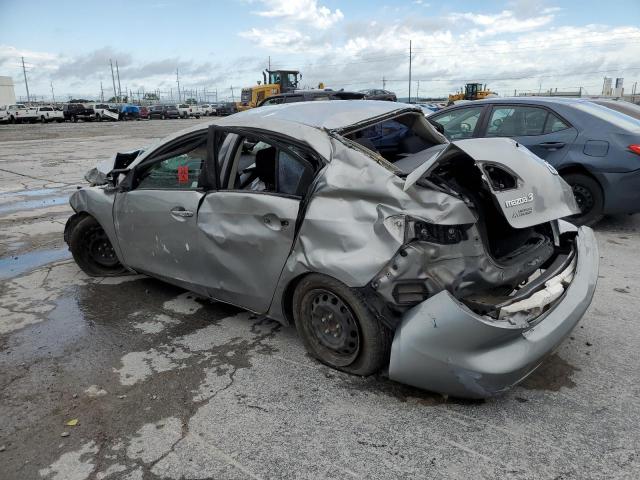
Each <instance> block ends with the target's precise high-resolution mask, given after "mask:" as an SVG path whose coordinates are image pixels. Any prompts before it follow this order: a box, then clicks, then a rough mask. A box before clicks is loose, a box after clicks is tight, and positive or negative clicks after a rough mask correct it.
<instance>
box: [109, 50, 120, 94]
mask: <svg viewBox="0 0 640 480" xmlns="http://www.w3.org/2000/svg"><path fill="white" fill-rule="evenodd" d="M109 65H111V81H112V82H113V98H115V99H116V102H117V100H118V98H117V97H118V93H117V92H116V77H115V76H114V75H113V62H112V61H111V59H109Z"/></svg>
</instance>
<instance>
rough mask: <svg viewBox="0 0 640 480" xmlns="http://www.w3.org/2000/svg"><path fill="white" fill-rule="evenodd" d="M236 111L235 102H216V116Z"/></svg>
mask: <svg viewBox="0 0 640 480" xmlns="http://www.w3.org/2000/svg"><path fill="white" fill-rule="evenodd" d="M237 111H238V110H237V109H236V104H235V103H233V102H222V103H218V104H216V115H217V116H225V115H232V114H234V113H236V112H237Z"/></svg>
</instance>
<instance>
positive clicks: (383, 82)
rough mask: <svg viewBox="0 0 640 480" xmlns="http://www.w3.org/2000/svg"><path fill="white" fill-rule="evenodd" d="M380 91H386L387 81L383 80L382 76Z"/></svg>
mask: <svg viewBox="0 0 640 480" xmlns="http://www.w3.org/2000/svg"><path fill="white" fill-rule="evenodd" d="M382 89H383V90H386V89H387V80H386V79H385V78H384V75H383V76H382Z"/></svg>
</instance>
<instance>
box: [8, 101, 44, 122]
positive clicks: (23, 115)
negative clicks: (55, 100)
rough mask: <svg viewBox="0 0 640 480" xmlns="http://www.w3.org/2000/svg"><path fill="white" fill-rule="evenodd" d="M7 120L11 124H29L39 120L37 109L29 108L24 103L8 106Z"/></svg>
mask: <svg viewBox="0 0 640 480" xmlns="http://www.w3.org/2000/svg"><path fill="white" fill-rule="evenodd" d="M7 120H8V122H9V123H27V122H35V121H36V120H38V111H37V109H36V108H35V107H27V106H26V105H24V104H22V103H18V104H15V105H9V106H7Z"/></svg>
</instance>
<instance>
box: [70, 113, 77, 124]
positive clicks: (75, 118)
mask: <svg viewBox="0 0 640 480" xmlns="http://www.w3.org/2000/svg"><path fill="white" fill-rule="evenodd" d="M71 121H73V123H78V117H76V116H75V115H74V116H73V117H71Z"/></svg>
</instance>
